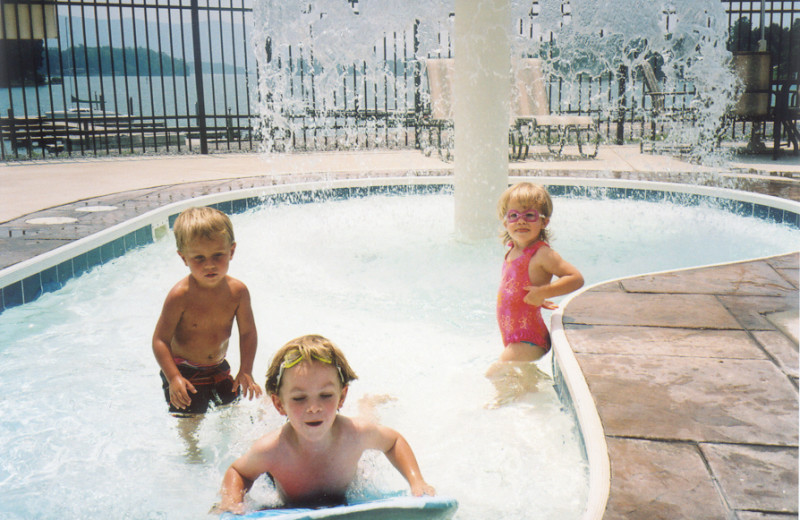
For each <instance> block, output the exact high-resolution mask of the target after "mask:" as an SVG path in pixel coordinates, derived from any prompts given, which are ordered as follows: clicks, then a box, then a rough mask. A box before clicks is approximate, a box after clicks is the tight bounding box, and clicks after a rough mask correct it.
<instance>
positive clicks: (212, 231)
mask: <svg viewBox="0 0 800 520" xmlns="http://www.w3.org/2000/svg"><path fill="white" fill-rule="evenodd" d="M172 229H173V231H174V232H175V243H176V244H177V246H178V251H183V250H184V248H185V247H187V246H188V245H189V243H190V242H192V241H193V240H197V239H198V238H205V239H213V238H214V236H215V235H218V234H221V235H222V236H224V237H225V238H226V239H227V240H228V244H229V245H230V244H233V243H234V242H235V241H236V239H235V238H234V236H233V224H232V223H231V219H229V218H228V215H226V214H225V213H223V212H221V211H220V210H218V209H214V208H209V207H195V208H189V209H186V210H184V211H183V212H181V214H180V215H178V218H177V219H176V220H175V224H174V225H173V226H172Z"/></svg>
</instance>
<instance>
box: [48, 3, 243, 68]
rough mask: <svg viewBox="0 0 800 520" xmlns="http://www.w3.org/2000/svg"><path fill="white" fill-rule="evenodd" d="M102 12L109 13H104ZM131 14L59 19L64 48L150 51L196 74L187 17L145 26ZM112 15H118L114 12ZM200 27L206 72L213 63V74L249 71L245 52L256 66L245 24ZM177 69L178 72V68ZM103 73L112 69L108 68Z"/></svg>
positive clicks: (176, 13)
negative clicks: (123, 17)
mask: <svg viewBox="0 0 800 520" xmlns="http://www.w3.org/2000/svg"><path fill="white" fill-rule="evenodd" d="M100 11H101V12H102V13H103V14H105V12H104V10H100ZM129 13H130V10H129V9H126V10H125V14H126V18H125V19H123V20H122V21H120V19H119V18H116V19H114V18H112V19H111V21H110V23H109V21H108V20H106V19H98V20H97V21H96V20H95V19H94V18H82V17H78V16H72V17H71V18H68V17H65V16H59V20H58V24H59V40H60V45H61V49H62V50H63V49H67V48H70V47H73V46H74V47H76V48H78V47H83V46H85V47H86V48H95V49H96V48H98V47H99V48H101V49H102V48H106V47H110V48H114V49H122V48H125V49H126V52H128V51H129V50H130V49H134V48H139V49H150V50H151V51H153V52H155V53H156V54H158V53H159V52H160V53H161V54H163V55H164V56H172V57H174V58H175V60H176V62H178V61H180V62H181V63H183V65H182V66H183V67H184V69H183V70H188V71H190V72H192V71H193V48H192V28H191V24H190V23H189V22H188V17H187V16H185V15H184V20H186V21H185V22H183V23H182V22H181V20H180V17H179V13H178V12H174V13H173V14H172V23H171V24H170V22H169V21H165V20H164V19H166V14H165V13H164V12H163V10H162V12H161V14H160V16H161V17H162V19H160V20H158V21H155V20H153V19H148V21H147V23H145V21H144V19H142V18H136V17H129ZM111 14H112V16H114V15H115V13H114V10H113V9H112V10H111ZM150 14H152V13H150ZM117 15H118V13H117ZM200 25H201V31H200V47H201V52H202V54H203V57H202V60H203V71H204V72H206V73H208V72H211V71H212V64H213V71H214V72H217V73H219V72H223V71H224V72H243V71H244V70H245V66H244V65H245V53H246V54H247V63H249V64H254V63H255V57H254V54H253V50H252V49H250V47H249V44H248V43H247V41H246V35H245V26H244V24H242V23H239V24H234V25H233V26H232V25H231V24H230V22H227V23H223V24H222V27H220V24H219V21H218V20H217V21H212V23H211V27H210V28H209V24H208V21H201V23H200ZM70 28H71V30H70ZM247 30H248V31H249V30H250V28H249V27H248V28H247ZM209 32H210V33H211V34H212V36H211V38H213V42H212V44H209V38H210V37H209ZM220 32H221V36H220ZM214 36H216V37H214ZM50 46H53V43H50ZM140 53H141V50H140ZM223 58H224V59H223ZM234 58H235V62H236V66H235V67H234ZM151 61H152V60H151ZM175 67H176V70H178V65H175ZM103 70H104V71H105V70H109V69H106V68H105V67H104V68H103Z"/></svg>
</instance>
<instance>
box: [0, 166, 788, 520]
mask: <svg viewBox="0 0 800 520" xmlns="http://www.w3.org/2000/svg"><path fill="white" fill-rule="evenodd" d="M516 180H518V179H512V182H513V181H516ZM532 180H533V181H534V182H538V183H541V184H545V185H547V186H548V188H549V189H550V191H551V193H552V194H553V195H554V197H556V213H555V218H558V217H559V215H563V212H564V211H565V208H564V206H563V205H562V206H560V203H561V200H562V199H561V198H562V197H578V198H584V199H602V198H606V199H625V200H637V201H650V202H670V203H678V204H680V205H681V206H687V207H700V206H704V205H713V206H718V207H721V208H723V209H725V210H727V211H729V212H730V213H732V214H734V216H737V217H738V216H742V215H746V216H752V217H756V218H758V219H761V220H765V221H769V222H771V223H776V224H780V225H781V229H782V230H783V229H786V230H789V231H788V232H789V233H790V234H789V236H791V237H795V238H796V237H800V234H799V233H798V227H799V226H798V213H800V209H799V208H800V204H797V203H794V202H791V201H786V200H782V199H776V198H774V197H768V196H762V195H756V194H751V193H744V192H738V191H731V190H722V189H715V188H705V187H698V186H688V185H679V184H659V183H650V182H636V181H615V180H591V179H564V178H543V177H536V178H533V179H532ZM449 182H450V179H446V178H425V179H417V178H415V179H407V178H404V179H392V180H389V179H383V180H380V181H377V180H359V181H352V180H350V181H342V182H324V183H309V184H295V185H284V186H277V187H270V188H255V189H250V190H243V191H240V192H228V193H224V194H216V195H209V196H205V197H200V198H197V199H192V200H187V201H182V202H179V203H175V204H171V205H169V206H165V207H163V208H160V209H158V210H154V211H152V212H150V213H147V214H145V215H142V216H140V217H137V218H134V219H131V220H129V221H127V222H125V223H123V224H120V225H117V226H114V227H112V228H109V229H107V230H105V231H103V232H100V233H97V234H95V235H92V236H90V237H86V238H84V239H81V240H78V241H76V242H74V243H72V244H69V245H67V246H64V247H62V248H59V249H57V250H54V251H52V252H50V253H47V254H44V255H41V256H39V257H36V258H34V259H31V260H29V261H26V262H22V263H20V264H18V265H15V266H13V267H11V268H8V269H5V270H3V271H2V272H0V288H2V299H1V300H0V301H2V307H0V310H3V311H6V310H11V309H14V308H15V307H17V306H18V305H21V304H25V303H28V302H31V301H34V300H36V299H37V298H39V296H41V295H42V294H43V293H47V292H52V291H56V290H58V289H59V288H61V287H62V286H63V285H64V284H65V283H66V282H67V281H69V280H70V279H71V278H73V277H74V276H78V275H81V274H84V273H87V272H89V271H91V269H92V267H94V266H96V265H100V264H103V263H106V262H109V261H111V260H113V259H115V258H118V257H120V256H122V255H124V254H125V252H126V251H128V250H131V249H137V248H139V247H140V246H142V245H145V244H150V243H153V242H154V241H157V240H158V239H159V238H163V237H166V236H167V235H168V234H169V233H168V227H169V225H170V224H171V222H172V221H173V220H174V218H175V216H177V214H178V213H179V212H180V211H181V210H182V209H184V208H186V207H188V206H192V205H214V206H216V207H219V208H220V209H222V210H223V211H226V212H228V213H231V214H236V213H240V212H242V211H246V210H248V209H251V208H258V207H262V206H264V204H265V202H269V201H272V202H275V201H279V202H291V203H305V202H315V201H317V200H319V195H321V194H322V195H324V196H325V197H326V198H327V199H328V200H330V199H336V198H353V197H363V196H366V195H373V194H394V193H411V194H414V193H438V192H441V191H445V192H446V191H448V190H449V189H450V185H449ZM560 211H561V213H559V212H560ZM364 217H365V218H371V216H370V215H366V216H364ZM376 218H377V219H380V215H378V216H377V217H376ZM378 222H380V220H378ZM234 224H235V225H236V222H235V223H234ZM588 224H589V223H587V225H588ZM595 224H596V223H595ZM619 224H620V223H617V224H616V225H619ZM687 224H690V223H687ZM608 225H615V224H614V223H613V222H609V223H608ZM595 232H596V233H601V232H602V226H601V227H600V228H597V230H596V231H595ZM170 240H171V238H170ZM556 240H558V235H557V236H556ZM569 240H570V237H569V236H566V237H564V241H565V242H567V241H569ZM797 243H798V240H789V241H788V242H787V247H791V246H792V245H793V244H794V245H796V244H797ZM243 246H244V247H247V246H246V245H245V244H244V243H242V244H241V245H240V248H239V250H237V255H240V256H241V255H242V247H243ZM167 249H169V247H167ZM558 250H559V251H562V254H564V256H565V257H566V258H568V259H570V260H572V257H571V256H570V255H568V254H565V253H563V250H562V248H561V247H560V246H559V247H558ZM780 252H785V251H778V250H776V251H775V254H778V253H780ZM501 255H502V250H499V256H496V257H494V255H492V266H493V268H497V269H499V258H500V257H501ZM744 259H746V258H732V259H729V260H744ZM237 260H238V259H237ZM237 260H235V261H234V264H232V273H233V274H234V275H238V276H239V277H241V278H242V279H244V280H245V281H247V280H248V279H249V278H250V277H252V276H254V275H253V274H252V272H251V270H248V271H247V272H245V271H240V270H238V267H239V266H237V265H236V261H237ZM680 267H688V266H680ZM174 272H177V273H179V274H178V276H182V275H183V274H184V272H183V270H182V269H180V268H179V269H178V270H176V271H174ZM92 274H94V271H93V272H92ZM631 274H643V273H620V274H618V275H617V276H622V275H631ZM140 276H142V274H141V273H140V274H137V278H134V280H133V282H134V283H136V280H138V277H140ZM144 276H145V279H146V276H147V275H146V273H144ZM170 276H173V275H172V274H170ZM490 278H491V276H490ZM175 279H177V278H175ZM587 280H589V282H590V285H591V283H594V282H598V283H599V282H602V281H605V280H603V279H593V278H592V277H591V276H588V277H587ZM492 283H493V282H492ZM489 285H491V283H488V282H487V286H489ZM164 294H165V293H164ZM160 297H163V294H162V295H160ZM153 312H155V313H157V309H156V310H154V311H153ZM76 318H80V317H77V316H76ZM45 320H46V318H45ZM147 328H148V330H149V329H150V328H152V323H148V324H147ZM309 332H312V330H309ZM318 332H323V333H324V331H318ZM121 334H124V330H121ZM331 336H334V335H333V334H331ZM284 339H288V338H284ZM333 339H334V340H337V338H336V337H333ZM277 346H278V345H273V344H269V345H264V343H263V342H262V343H261V350H267V351H271V350H274V348H276V347H277ZM343 346H344V345H343ZM142 348H143V349H149V346H148V345H142ZM491 348H492V347H490V349H491ZM345 350H346V351H347V349H345ZM98 356H99V357H102V353H101V352H100V353H98ZM431 359H437V358H436V357H435V356H432V358H431ZM424 361H425V360H424V359H422V360H417V363H418V364H419V365H423V364H424ZM550 362H551V364H552V374H553V378H554V382H555V385H554V389H555V391H556V392H557V394H558V398H559V399H560V402H561V403H562V405H563V408H564V409H566V410H568V411H569V413H570V414H574V417H575V419H576V422H577V425H578V435H577V439H578V443H579V446H580V450H581V451H582V452H583V456H584V457H585V461H586V467H587V468H588V470H587V473H588V477H587V478H588V490H587V491H586V492H585V501H584V505H583V514H582V517H583V518H600V517H601V516H602V514H603V511H604V509H605V503H606V500H607V496H608V488H609V467H608V457H607V454H606V446H605V437H604V435H603V431H602V425H601V424H600V421H599V417H598V416H597V412H596V410H595V409H594V404H593V401H592V397H591V395H590V394H589V393H588V388H587V387H586V383H585V381H584V380H583V376H582V375H581V373H580V370H579V368H578V365H577V362H576V361H575V358H574V357H573V356H572V352H571V350H570V348H569V345H568V344H567V343H566V340H565V338H564V336H563V334H559V333H558V331H557V330H554V349H553V356H552V357H551V358H550ZM57 368H58V367H53V369H54V370H56V371H57ZM117 368H118V369H119V370H123V371H124V370H125V369H126V368H125V367H117ZM429 368H430V367H425V369H429ZM368 370H369V369H368V368H365V369H364V370H362V371H361V372H362V377H364V374H363V372H367V373H368ZM147 371H148V372H147V375H148V376H152V375H153V374H155V373H156V372H157V369H156V368H155V364H154V363H153V364H152V366H150V367H147ZM257 371H258V372H261V370H258V369H257ZM150 372H152V374H151V373H150ZM112 375H113V374H112ZM256 375H257V377H258V376H259V374H256ZM71 376H72V374H58V373H57V372H56V377H54V378H53V379H54V381H53V385H54V387H55V389H43V390H41V391H43V392H56V393H58V394H67V395H68V394H69V392H68V390H66V389H68V388H69V387H70V384H71V382H70V380H71V379H72V377H71ZM142 379H145V381H142V385H143V386H145V385H146V386H147V387H148V390H152V388H151V387H152V385H153V378H152V377H151V378H146V377H143V378H142ZM21 384H24V382H22V383H21ZM378 388H380V385H378ZM30 391H31V392H36V391H39V390H36V389H30ZM104 399H111V401H112V402H113V401H114V399H115V397H114V396H108V397H107V398H106V397H104V396H98V402H97V405H98V406H103V401H104ZM65 403H69V400H68V399H67V400H66V401H63V400H61V406H62V407H63V406H64V405H65ZM8 405H9V403H5V404H4V405H3V406H4V407H5V406H8ZM45 406H46V405H45ZM110 408H111V409H112V410H117V409H118V408H119V406H117V405H114V404H112V405H111V406H110ZM244 408H245V409H247V410H249V412H250V413H251V417H253V416H257V415H258V413H257V412H254V411H253V408H252V407H251V406H250V405H244ZM123 410H124V408H123ZM115 413H121V412H115ZM388 414H389V416H390V417H391V414H392V410H391V409H389V411H388ZM164 415H166V414H164ZM3 417H4V419H3V422H4V423H5V424H3V423H0V426H2V428H0V429H2V430H6V432H8V431H9V430H13V429H14V428H15V426H14V425H13V424H9V422H8V420H7V417H9V415H8V414H5V413H4V414H3ZM221 417H223V418H225V417H227V418H231V417H230V416H224V415H223V416H221ZM75 420H76V421H78V422H79V421H80V417H76V418H75ZM217 420H218V421H219V420H222V419H217ZM251 420H252V419H251ZM131 421H132V427H133V424H135V420H134V419H131ZM20 422H21V423H23V422H24V420H21V421H20ZM17 428H18V429H19V431H21V432H24V431H25V425H24V424H19V425H18V426H17ZM40 433H41V435H40V436H36V437H35V438H31V439H30V440H29V442H33V443H35V442H37V441H39V442H51V441H49V440H48V439H49V437H48V435H49V434H48V432H47V431H42V432H40ZM51 433H52V434H53V435H57V432H51ZM163 434H164V433H163V432H161V431H154V432H153V433H152V435H153V436H159V435H163ZM213 434H214V435H221V436H222V437H221V438H218V439H217V440H218V441H219V442H221V443H224V442H225V441H226V440H229V439H228V438H227V437H225V434H224V433H222V434H220V433H219V432H218V431H217V432H214V433H213ZM15 442H18V443H20V444H25V443H26V442H28V440H24V441H23V440H20V439H16V441H15ZM244 447H246V446H244V445H243V446H237V447H236V449H238V450H239V451H241V449H243V448H244ZM415 448H416V447H415ZM119 449H120V451H121V454H119V456H120V457H122V458H123V459H124V458H125V453H124V451H125V448H124V447H120V448H119ZM418 451H419V450H418ZM4 459H6V457H4ZM6 463H8V459H6ZM17 471H19V468H12V467H6V468H5V469H3V470H2V472H0V488H1V487H2V486H4V485H5V484H4V483H5V482H8V481H9V480H10V479H14V478H16V475H15V473H16V472H17ZM23 471H24V470H23ZM215 471H218V470H215ZM218 476H219V475H218V474H216V473H214V472H212V473H211V474H210V475H208V478H210V479H217V478H218ZM429 478H430V477H429ZM37 484H38V483H37V482H30V483H29V485H32V486H35V485H37ZM214 485H215V486H216V485H217V482H215V483H214ZM440 487H441V485H440ZM443 491H446V489H445V490H443ZM101 492H107V493H109V494H110V495H112V496H113V494H114V490H107V491H101ZM4 494H5V493H4ZM67 496H69V494H68V495H67ZM4 501H5V500H4ZM2 507H4V506H0V511H2ZM531 507H535V505H531ZM65 509H66V508H65ZM31 512H36V514H37V516H41V517H46V516H48V514H51V515H54V514H58V513H57V512H56V511H49V512H47V511H41V510H37V508H35V507H34V508H32V509H28V513H31ZM62 512H63V510H62ZM5 513H11V514H12V515H14V514H15V512H14V511H13V510H12V511H5ZM93 513H94V514H93V515H92V516H103V515H106V514H107V513H108V511H105V512H104V511H94V512H93ZM140 513H141V512H140ZM123 514H124V513H123ZM112 516H113V515H112ZM11 517H12V518H14V517H15V516H11ZM152 517H161V515H159V514H157V513H155V514H153V515H152Z"/></svg>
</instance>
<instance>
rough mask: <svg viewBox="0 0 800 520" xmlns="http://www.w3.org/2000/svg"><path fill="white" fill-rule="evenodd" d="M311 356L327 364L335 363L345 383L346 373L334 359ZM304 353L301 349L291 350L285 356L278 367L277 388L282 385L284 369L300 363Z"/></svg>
mask: <svg viewBox="0 0 800 520" xmlns="http://www.w3.org/2000/svg"><path fill="white" fill-rule="evenodd" d="M311 357H312V358H313V359H315V360H317V361H319V362H321V363H325V364H326V365H333V366H335V367H336V370H337V371H338V372H339V379H340V380H341V382H342V384H344V375H343V374H342V367H340V366H339V365H337V364H335V363H334V362H333V360H332V359H328V358H325V357H322V356H318V355H317V354H311ZM303 359H304V358H303V354H302V353H301V352H300V349H294V350H290V351H289V352H287V353H286V355H285V356H283V362H282V363H281V366H280V368H279V369H278V377H277V379H276V380H275V388H280V386H281V378H282V377H283V371H284V370H287V369H289V368H292V367H293V366H295V365H298V364H299V363H300V362H301V361H303Z"/></svg>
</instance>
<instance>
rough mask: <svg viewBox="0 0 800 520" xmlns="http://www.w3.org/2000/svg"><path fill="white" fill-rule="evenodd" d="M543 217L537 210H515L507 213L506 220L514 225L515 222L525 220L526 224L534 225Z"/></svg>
mask: <svg viewBox="0 0 800 520" xmlns="http://www.w3.org/2000/svg"><path fill="white" fill-rule="evenodd" d="M540 216H541V215H540V214H539V212H538V211H536V210H535V209H528V210H525V211H517V210H515V209H511V210H509V211H508V213H506V220H507V221H508V222H509V223H510V224H513V223H514V222H516V221H518V220H519V219H523V220H524V221H525V222H530V223H534V222H537V221H538V220H539V217H540Z"/></svg>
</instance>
